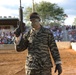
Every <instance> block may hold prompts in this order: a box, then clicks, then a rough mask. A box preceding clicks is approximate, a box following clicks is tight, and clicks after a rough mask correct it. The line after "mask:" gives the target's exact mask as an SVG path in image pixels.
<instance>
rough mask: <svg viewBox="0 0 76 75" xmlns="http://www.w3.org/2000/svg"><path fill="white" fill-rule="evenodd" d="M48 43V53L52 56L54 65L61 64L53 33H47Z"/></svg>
mask: <svg viewBox="0 0 76 75" xmlns="http://www.w3.org/2000/svg"><path fill="white" fill-rule="evenodd" d="M48 42H49V48H50V52H51V54H52V57H53V59H54V62H55V64H61V58H60V53H59V50H58V48H57V45H56V42H55V40H54V36H53V33H52V32H51V31H49V34H48Z"/></svg>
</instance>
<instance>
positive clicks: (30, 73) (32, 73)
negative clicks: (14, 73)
mask: <svg viewBox="0 0 76 75" xmlns="http://www.w3.org/2000/svg"><path fill="white" fill-rule="evenodd" d="M26 75H52V71H51V68H50V69H49V68H47V69H40V70H36V69H29V70H26Z"/></svg>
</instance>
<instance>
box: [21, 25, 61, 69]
mask: <svg viewBox="0 0 76 75" xmlns="http://www.w3.org/2000/svg"><path fill="white" fill-rule="evenodd" d="M26 37H27V40H28V41H29V43H28V47H27V48H28V56H27V59H26V69H40V68H47V67H52V66H53V65H52V60H51V57H50V54H51V55H52V57H53V59H54V62H55V64H58V63H61V59H60V54H59V51H58V48H57V45H56V43H55V40H54V37H53V34H52V33H51V31H50V30H49V29H47V28H44V27H42V26H41V28H40V30H39V31H38V32H37V33H36V34H32V32H31V30H30V31H29V33H27V34H24V39H26ZM22 43H24V41H22ZM24 47H25V45H23V46H22V49H23V50H24V49H25V48H24ZM22 49H21V50H22Z"/></svg>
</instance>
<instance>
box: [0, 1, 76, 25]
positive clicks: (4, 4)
mask: <svg viewBox="0 0 76 75" xmlns="http://www.w3.org/2000/svg"><path fill="white" fill-rule="evenodd" d="M41 1H47V2H51V3H56V4H57V5H58V6H60V7H62V8H63V9H64V12H65V13H66V14H67V15H68V17H66V20H65V22H64V24H65V25H72V24H73V21H74V18H76V0H34V2H36V3H39V2H41ZM19 2H20V0H0V16H2V17H4V16H7V17H8V16H12V17H14V16H15V17H18V15H19V4H20V3H19ZM21 4H22V6H23V7H24V9H25V8H26V7H28V6H32V0H21Z"/></svg>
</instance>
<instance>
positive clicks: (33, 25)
mask: <svg viewBox="0 0 76 75" xmlns="http://www.w3.org/2000/svg"><path fill="white" fill-rule="evenodd" d="M30 21H31V25H32V27H33V28H36V27H37V25H38V24H39V19H31V20H30Z"/></svg>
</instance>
